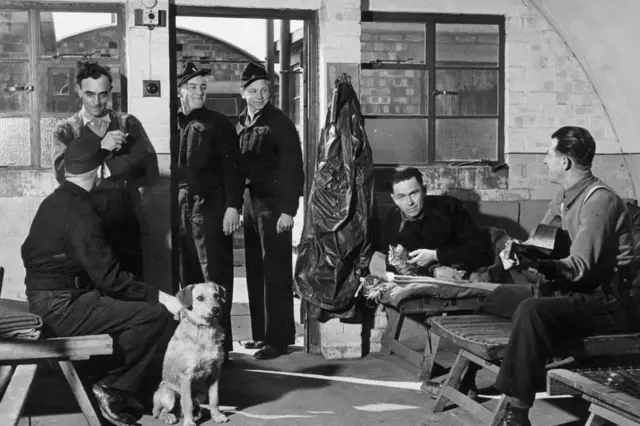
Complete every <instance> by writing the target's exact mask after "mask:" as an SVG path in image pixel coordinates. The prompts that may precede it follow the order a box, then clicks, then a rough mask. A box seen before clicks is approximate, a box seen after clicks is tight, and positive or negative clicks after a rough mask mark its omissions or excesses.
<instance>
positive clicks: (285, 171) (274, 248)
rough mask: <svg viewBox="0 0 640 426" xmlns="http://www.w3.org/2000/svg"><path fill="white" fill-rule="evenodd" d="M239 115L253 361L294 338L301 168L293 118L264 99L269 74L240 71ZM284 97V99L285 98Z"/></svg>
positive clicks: (280, 350)
mask: <svg viewBox="0 0 640 426" xmlns="http://www.w3.org/2000/svg"><path fill="white" fill-rule="evenodd" d="M241 93H242V97H243V98H244V100H245V101H246V102H247V107H246V109H245V110H244V111H243V112H242V113H241V114H240V117H239V119H238V125H237V130H238V134H239V136H240V147H241V150H242V159H243V165H244V167H245V170H246V173H247V181H246V190H245V194H244V244H245V258H246V264H247V290H248V293H249V310H250V312H251V331H252V337H253V341H250V342H246V343H245V347H246V348H249V349H260V350H259V351H258V352H256V353H255V355H254V356H255V357H256V358H257V359H273V358H277V357H279V356H280V355H283V354H285V353H286V352H287V346H288V345H290V344H293V343H294V341H295V324H294V319H293V290H292V285H293V270H292V268H293V266H292V255H291V248H292V247H291V246H292V233H291V230H292V228H293V217H294V216H295V215H296V212H297V210H298V203H299V199H300V197H301V196H302V194H303V186H304V171H303V164H302V148H301V146H300V137H299V136H298V131H297V129H296V127H295V125H294V124H293V122H292V121H291V120H290V119H289V117H287V115H286V114H285V113H284V112H282V111H281V110H280V109H278V108H276V107H275V106H273V105H272V104H271V103H270V102H269V96H270V91H269V77H268V75H267V71H266V70H265V69H264V68H263V67H262V66H260V65H258V64H255V63H249V64H248V65H247V67H246V68H245V70H244V72H243V73H242V89H241ZM285 101H286V100H285Z"/></svg>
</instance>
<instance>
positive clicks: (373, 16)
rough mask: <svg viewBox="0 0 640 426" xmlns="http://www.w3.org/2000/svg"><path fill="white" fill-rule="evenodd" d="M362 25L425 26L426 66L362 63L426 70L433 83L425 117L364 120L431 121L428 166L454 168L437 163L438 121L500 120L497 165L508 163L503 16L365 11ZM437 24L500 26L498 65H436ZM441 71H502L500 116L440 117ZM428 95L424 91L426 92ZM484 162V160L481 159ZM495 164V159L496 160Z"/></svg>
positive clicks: (370, 66) (379, 67)
mask: <svg viewBox="0 0 640 426" xmlns="http://www.w3.org/2000/svg"><path fill="white" fill-rule="evenodd" d="M361 21H362V22H363V23H364V22H393V23H422V24H424V25H425V63H424V64H422V63H416V64H407V63H376V64H373V63H370V62H361V64H360V68H361V69H363V70H373V69H376V70H385V69H387V70H389V69H395V70H422V71H426V77H427V78H426V81H428V82H429V90H427V94H426V96H424V98H426V104H423V106H425V107H426V110H425V109H423V110H422V111H425V113H422V114H393V115H392V114H389V115H386V114H385V115H380V114H377V115H373V114H371V115H364V118H365V119H366V118H377V119H387V118H388V119H394V118H405V119H407V118H409V119H410V118H415V119H420V120H424V119H425V118H426V120H427V161H426V164H427V165H432V164H444V165H446V164H451V163H456V162H459V161H458V160H451V161H443V160H436V144H435V138H436V120H437V119H460V118H469V119H474V118H486V119H497V120H498V140H497V144H498V146H497V155H496V156H497V158H495V160H496V161H497V162H503V161H504V143H505V141H504V133H505V132H504V125H505V42H506V33H505V22H506V18H505V16H503V15H463V14H431V13H396V12H375V11H363V12H362V14H361ZM437 24H481V25H496V26H498V65H497V66H496V65H493V64H487V66H481V65H477V64H475V65H474V66H461V65H460V66H456V65H455V64H446V65H445V64H442V65H438V64H437V63H436V25H437ZM440 69H470V70H473V69H479V70H496V71H498V111H497V114H496V115H473V116H438V115H436V98H435V96H434V95H433V90H431V89H430V88H431V87H432V86H434V84H435V81H436V70H440ZM423 93H424V91H423ZM478 160H480V159H478ZM492 160H493V159H492ZM379 165H380V166H396V165H397V163H379Z"/></svg>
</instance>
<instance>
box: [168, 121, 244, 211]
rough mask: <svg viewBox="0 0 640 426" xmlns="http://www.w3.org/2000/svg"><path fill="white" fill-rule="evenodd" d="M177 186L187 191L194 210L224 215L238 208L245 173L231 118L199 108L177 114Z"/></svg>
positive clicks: (239, 206)
mask: <svg viewBox="0 0 640 426" xmlns="http://www.w3.org/2000/svg"><path fill="white" fill-rule="evenodd" d="M178 127H179V130H180V146H179V147H178V149H177V152H178V158H177V169H176V176H177V179H178V185H179V186H180V187H181V188H185V189H187V191H188V194H189V197H190V198H191V201H192V202H193V203H194V204H195V206H194V209H202V210H203V211H206V212H209V213H218V214H224V211H225V210H226V208H227V207H233V208H235V209H238V210H240V209H241V208H242V194H243V191H244V174H243V168H242V167H241V165H240V146H239V143H238V135H237V134H236V131H235V128H234V127H233V124H232V123H231V121H230V120H229V119H228V118H227V116H225V115H224V114H221V113H219V112H216V111H211V110H209V109H207V108H199V109H196V110H193V111H191V112H190V113H189V114H188V115H187V116H185V115H184V114H183V113H182V112H179V113H178Z"/></svg>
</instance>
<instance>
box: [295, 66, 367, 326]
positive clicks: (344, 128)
mask: <svg viewBox="0 0 640 426" xmlns="http://www.w3.org/2000/svg"><path fill="white" fill-rule="evenodd" d="M373 191H374V174H373V155H372V152H371V146H370V145H369V140H368V139H367V135H366V133H365V129H364V120H363V118H362V113H361V112H360V102H359V101H358V98H357V95H356V92H355V90H354V89H353V86H352V85H351V82H350V81H349V76H348V75H346V74H343V75H342V77H341V79H340V80H338V81H336V87H335V90H334V93H333V99H332V102H331V104H330V106H329V110H328V111H327V119H326V123H325V127H324V129H323V130H322V134H321V136H320V141H319V143H318V155H317V159H316V165H315V173H314V176H313V183H312V187H311V192H310V195H309V202H308V205H307V209H306V215H305V221H304V228H303V232H302V237H301V240H300V244H299V246H298V259H297V262H296V268H295V286H296V290H297V292H298V294H299V295H300V296H301V297H302V298H303V299H305V300H307V301H308V302H310V303H311V304H312V307H311V308H312V309H310V312H313V316H315V317H316V318H318V319H321V320H322V318H324V319H328V318H331V317H341V318H351V317H353V316H354V314H355V308H354V306H355V303H354V302H355V294H356V292H357V290H358V287H359V286H360V277H362V276H364V274H366V273H367V271H368V267H369V261H370V260H371V255H372V254H373V248H372V237H373V236H372V231H373V227H372V215H373ZM313 308H315V309H313Z"/></svg>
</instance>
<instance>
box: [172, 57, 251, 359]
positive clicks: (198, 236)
mask: <svg viewBox="0 0 640 426" xmlns="http://www.w3.org/2000/svg"><path fill="white" fill-rule="evenodd" d="M206 74H208V71H207V70H202V69H198V68H197V67H196V66H195V65H194V64H193V62H186V63H185V64H184V65H183V66H182V69H181V70H180V72H179V74H178V93H179V96H180V102H181V108H180V111H178V128H179V131H180V138H179V141H180V146H179V147H177V149H173V150H172V151H173V153H174V155H175V156H176V159H175V160H176V165H175V171H174V173H175V175H176V177H177V181H178V202H179V204H180V282H181V285H182V286H183V287H185V286H187V285H189V284H195V283H201V282H204V281H213V282H215V283H217V284H219V285H221V286H223V287H224V289H225V290H226V297H225V305H224V306H223V313H222V317H221V321H220V324H221V325H222V327H223V328H224V330H225V341H224V351H225V354H226V358H225V359H228V353H229V352H230V351H231V349H232V347H233V343H232V342H233V340H232V336H231V324H230V322H231V304H232V301H233V237H232V235H233V233H234V232H235V231H236V230H238V228H239V227H240V208H241V207H242V192H243V190H244V175H243V173H242V169H241V167H240V145H239V143H238V135H237V134H236V131H235V128H234V127H233V124H232V123H231V121H230V120H229V119H228V118H227V117H226V116H225V115H223V114H221V113H218V112H215V111H211V110H209V109H207V108H206V107H205V106H204V104H205V100H206V96H207V80H206V79H205V75H206Z"/></svg>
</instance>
